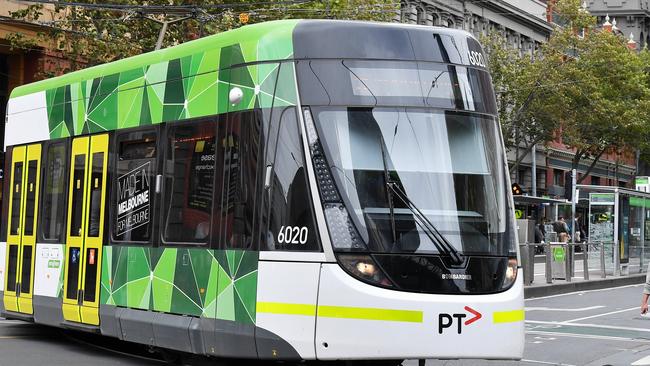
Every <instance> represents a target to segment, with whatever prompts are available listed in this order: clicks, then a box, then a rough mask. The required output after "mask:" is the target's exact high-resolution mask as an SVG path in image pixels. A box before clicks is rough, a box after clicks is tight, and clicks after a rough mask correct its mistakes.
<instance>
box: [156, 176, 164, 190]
mask: <svg viewBox="0 0 650 366" xmlns="http://www.w3.org/2000/svg"><path fill="white" fill-rule="evenodd" d="M162 181H163V176H162V174H158V175H156V194H160V192H161V191H162Z"/></svg>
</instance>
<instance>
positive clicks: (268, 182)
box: [264, 164, 273, 191]
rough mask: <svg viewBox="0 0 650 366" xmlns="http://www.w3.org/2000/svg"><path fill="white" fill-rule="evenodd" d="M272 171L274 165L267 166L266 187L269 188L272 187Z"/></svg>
mask: <svg viewBox="0 0 650 366" xmlns="http://www.w3.org/2000/svg"><path fill="white" fill-rule="evenodd" d="M271 173H273V165H270V164H269V165H267V166H266V172H265V173H264V189H265V190H267V191H268V190H269V188H271Z"/></svg>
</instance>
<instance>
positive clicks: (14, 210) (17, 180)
mask: <svg viewBox="0 0 650 366" xmlns="http://www.w3.org/2000/svg"><path fill="white" fill-rule="evenodd" d="M11 190H12V191H13V197H12V199H11V227H10V228H9V234H10V235H18V234H19V230H20V195H21V194H22V191H23V162H16V163H15V164H14V168H13V182H12V185H11Z"/></svg>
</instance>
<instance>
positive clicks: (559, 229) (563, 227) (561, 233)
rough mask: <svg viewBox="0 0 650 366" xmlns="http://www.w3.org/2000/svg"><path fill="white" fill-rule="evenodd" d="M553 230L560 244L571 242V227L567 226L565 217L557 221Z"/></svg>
mask: <svg viewBox="0 0 650 366" xmlns="http://www.w3.org/2000/svg"><path fill="white" fill-rule="evenodd" d="M553 230H555V232H556V233H557V236H558V240H559V241H560V242H563V243H566V242H568V241H569V226H567V224H566V221H564V217H563V216H560V217H559V218H558V219H557V221H555V222H554V223H553Z"/></svg>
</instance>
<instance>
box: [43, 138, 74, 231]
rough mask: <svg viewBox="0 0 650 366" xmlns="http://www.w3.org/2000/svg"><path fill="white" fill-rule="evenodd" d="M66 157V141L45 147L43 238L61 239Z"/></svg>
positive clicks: (63, 219)
mask: <svg viewBox="0 0 650 366" xmlns="http://www.w3.org/2000/svg"><path fill="white" fill-rule="evenodd" d="M67 162H68V159H67V157H66V143H65V142H59V143H56V144H52V145H50V146H49V147H48V148H47V153H46V161H45V170H44V174H43V175H44V177H43V178H44V184H43V201H42V202H43V209H42V210H43V212H42V214H41V218H40V220H41V224H40V229H41V233H42V235H43V238H44V239H45V240H52V241H61V240H63V233H64V231H63V228H64V227H65V215H66V189H67V188H68V187H67V185H66V179H65V178H66V172H67V171H68V167H67Z"/></svg>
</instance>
